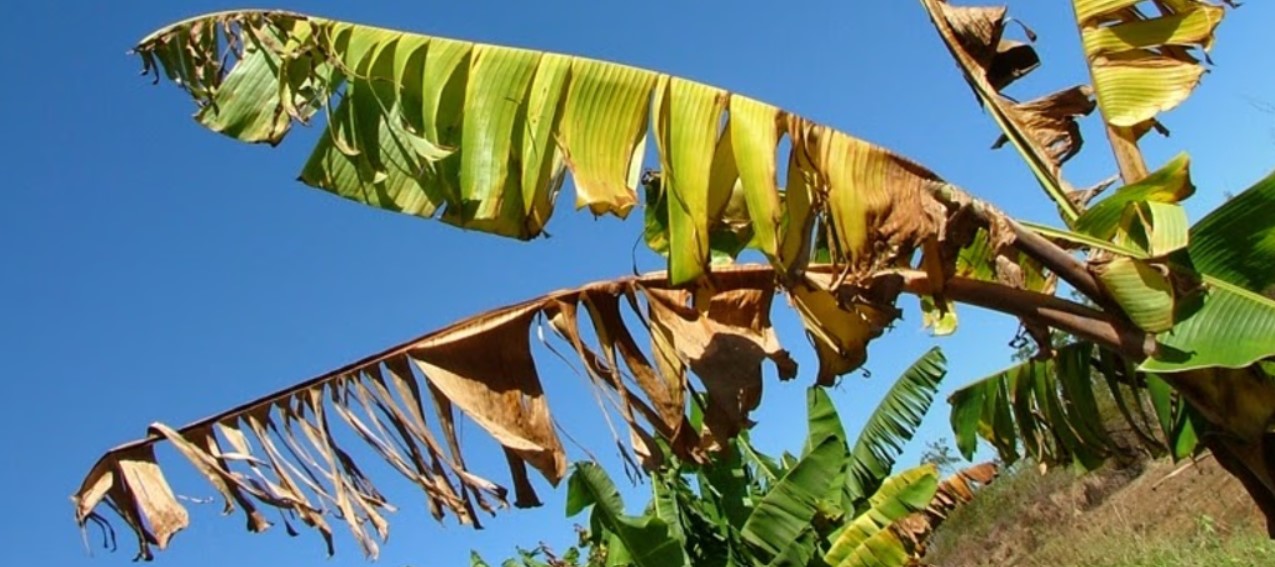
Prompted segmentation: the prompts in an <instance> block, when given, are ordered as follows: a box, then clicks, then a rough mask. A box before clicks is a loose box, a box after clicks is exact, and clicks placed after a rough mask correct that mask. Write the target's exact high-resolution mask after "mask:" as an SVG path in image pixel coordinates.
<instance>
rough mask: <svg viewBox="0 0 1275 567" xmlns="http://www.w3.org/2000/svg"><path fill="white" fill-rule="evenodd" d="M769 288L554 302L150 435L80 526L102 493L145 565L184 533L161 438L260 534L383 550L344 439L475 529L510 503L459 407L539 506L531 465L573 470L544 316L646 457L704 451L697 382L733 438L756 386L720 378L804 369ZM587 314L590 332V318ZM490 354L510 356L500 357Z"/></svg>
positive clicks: (93, 489) (505, 313)
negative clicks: (541, 348)
mask: <svg viewBox="0 0 1275 567" xmlns="http://www.w3.org/2000/svg"><path fill="white" fill-rule="evenodd" d="M773 278H774V272H773V271H772V270H771V269H769V268H752V269H737V270H720V271H718V272H717V273H715V284H716V286H717V287H716V290H715V293H710V294H707V295H706V296H705V299H704V300H703V301H704V305H705V306H706V309H705V310H704V311H703V312H700V311H696V310H695V309H691V308H689V307H685V306H684V305H685V304H682V305H678V304H677V303H676V302H677V301H678V299H677V298H678V297H681V295H680V294H684V293H685V292H682V291H678V290H671V289H669V287H668V282H667V278H666V277H665V275H664V274H655V275H650V276H644V277H632V278H624V279H621V280H616V281H609V282H600V283H597V284H593V285H589V286H585V287H583V288H580V289H576V290H568V291H560V292H556V293H553V294H549V295H547V296H543V297H540V298H537V299H534V300H531V301H527V302H523V303H520V304H517V305H513V306H509V307H505V308H501V309H496V310H493V311H490V312H487V313H484V314H482V315H479V316H477V317H474V318H471V319H468V320H465V321H461V322H459V323H456V324H454V325H451V326H449V327H446V328H444V329H442V330H440V331H436V332H433V333H429V334H427V335H424V336H421V337H418V338H416V339H413V340H411V341H408V342H405V343H402V344H400V345H397V346H394V347H392V348H390V349H387V350H385V351H383V352H381V353H379V354H376V355H373V356H370V357H367V358H364V359H363V360H360V361H358V362H356V363H353V364H350V365H347V366H345V367H342V368H340V369H337V370H335V371H332V372H329V373H327V374H324V375H322V376H319V377H317V378H314V379H311V380H308V381H305V382H302V383H300V384H297V385H295V386H293V387H290V388H286V389H283V390H280V391H278V392H275V393H273V394H270V395H267V396H265V397H262V398H258V399H256V400H253V401H251V402H248V403H246V404H243V405H241V406H239V407H237V408H235V409H232V410H229V411H225V412H221V413H218V414H216V415H214V416H213V417H210V418H208V419H204V420H201V421H198V422H195V423H192V424H190V425H188V426H185V427H181V428H176V429H174V428H169V427H167V426H164V425H162V424H155V425H154V426H152V428H151V429H150V431H149V436H148V437H147V438H145V439H142V440H139V441H136V442H133V443H129V444H126V445H123V446H121V447H118V448H116V449H114V450H112V451H109V452H107V453H106V454H105V455H103V456H102V457H101V459H100V460H99V461H98V463H97V464H96V465H95V466H94V467H93V469H92V470H91V471H90V472H89V474H88V476H87V477H86V478H85V480H84V482H83V485H82V487H81V489H80V490H79V491H78V493H77V494H76V496H75V501H76V514H77V518H78V519H79V520H80V521H81V522H85V521H87V520H88V518H89V516H90V515H93V514H95V513H96V512H94V509H95V508H97V507H98V506H99V505H100V504H102V503H103V501H104V500H106V501H107V502H108V503H109V504H110V505H111V506H112V507H113V508H114V509H116V510H119V511H120V512H121V514H122V517H123V519H124V521H125V523H127V524H128V525H129V526H130V528H132V529H133V530H134V531H136V533H137V534H138V537H139V542H141V544H142V550H141V554H142V555H143V556H147V555H148V554H149V548H148V546H147V545H146V542H147V541H153V542H162V543H167V540H168V537H169V536H170V535H171V534H172V532H175V531H176V530H178V529H180V528H181V527H182V526H184V525H185V519H184V518H185V512H184V509H183V507H182V506H181V504H180V503H179V502H177V501H175V500H173V501H169V500H166V499H163V498H161V496H162V495H163V494H165V493H167V491H168V489H167V483H166V481H165V479H164V476H165V475H164V473H163V468H162V467H160V466H158V464H156V463H155V462H154V460H153V458H152V457H150V456H149V455H151V453H150V452H149V451H150V450H151V447H152V446H153V445H154V444H155V443H156V442H158V441H162V440H167V441H169V442H171V443H173V444H174V445H175V446H176V447H177V448H178V449H179V453H181V454H182V455H183V456H184V457H185V458H186V459H187V460H188V461H190V462H191V463H192V464H193V465H194V466H195V467H196V469H197V470H198V471H199V472H200V473H202V474H203V476H204V477H206V478H207V479H208V480H209V481H210V482H211V483H212V484H213V486H214V487H215V488H216V489H217V490H218V491H219V492H220V493H221V494H223V495H224V496H225V498H226V503H227V506H228V507H233V506H235V505H237V506H240V507H242V508H243V509H244V511H245V514H246V515H248V518H249V524H248V525H249V529H251V530H253V531H262V530H264V529H266V528H267V527H268V526H269V522H267V521H266V520H265V519H264V517H263V516H262V515H261V514H260V513H259V511H258V510H257V506H269V507H274V508H279V509H281V510H283V511H285V512H289V513H293V514H296V515H297V516H298V517H299V518H300V519H301V520H302V521H303V522H304V523H305V524H307V525H309V526H311V527H314V528H315V529H317V530H319V531H320V532H321V533H322V534H323V535H324V537H325V539H327V540H328V541H329V542H330V538H331V531H332V529H331V527H330V526H329V524H328V520H327V518H333V517H335V518H338V519H340V520H342V521H343V522H345V523H346V524H347V525H349V527H350V529H351V530H352V531H353V532H354V534H355V536H356V540H358V541H359V543H360V544H361V545H362V546H363V548H364V551H365V552H366V553H367V554H368V555H375V554H376V551H377V546H376V544H375V541H376V540H378V539H379V540H384V539H385V537H386V535H387V527H388V523H387V520H386V519H385V516H384V511H387V510H390V509H392V506H391V505H390V504H389V502H388V501H387V500H386V499H385V497H384V496H383V495H382V494H381V492H380V491H379V490H378V489H377V488H376V487H375V486H374V485H373V484H372V483H371V481H370V479H368V478H367V477H366V476H365V475H364V474H363V473H362V472H361V469H362V467H360V466H359V465H358V464H357V463H356V462H355V460H354V459H353V458H352V457H351V456H350V455H351V454H352V453H350V452H347V451H346V450H345V449H344V448H342V447H341V446H340V445H339V444H337V442H336V439H337V438H338V437H339V438H347V437H348V438H350V439H356V440H358V441H361V442H363V443H365V444H366V445H367V447H369V448H371V449H372V450H373V452H374V453H376V455H377V456H379V457H380V458H382V459H384V460H385V461H386V462H387V463H389V465H390V466H391V467H392V468H393V469H394V470H396V471H397V472H398V473H400V474H401V475H403V476H404V477H405V478H406V479H408V480H409V481H411V482H412V483H414V484H416V485H417V486H419V487H420V488H421V490H422V491H424V492H425V494H426V497H427V501H428V503H429V506H430V510H431V513H432V514H433V515H434V516H435V517H436V518H439V519H441V518H442V517H443V516H444V514H446V513H449V512H450V513H452V514H454V515H455V516H456V517H457V519H458V520H459V521H461V522H462V523H475V524H476V523H477V521H478V517H477V515H476V509H482V510H485V511H495V510H496V509H497V508H498V507H503V506H504V505H505V496H506V489H505V488H503V487H501V486H499V485H497V484H495V483H493V482H491V481H489V480H487V479H485V478H483V477H482V476H479V475H478V474H475V473H474V472H473V471H472V470H471V469H470V467H469V466H467V465H466V460H465V458H464V456H463V455H462V449H463V446H462V444H461V443H460V437H459V436H458V432H457V421H458V419H460V417H458V416H457V415H456V410H459V411H460V413H461V414H462V415H463V416H464V417H465V418H467V419H468V420H471V421H472V422H473V423H474V424H476V425H477V426H478V427H479V428H480V429H482V430H483V431H485V432H487V433H488V434H490V435H491V436H492V437H493V438H494V439H495V440H496V441H497V443H498V444H499V445H500V446H501V450H502V452H503V453H504V456H505V458H506V460H507V461H508V463H509V471H510V480H511V482H512V484H513V488H514V491H515V496H516V501H515V503H516V504H518V505H522V506H529V505H536V504H538V503H539V499H538V498H537V497H536V494H535V491H534V489H533V487H532V485H531V482H530V478H529V474H528V471H527V465H531V466H532V467H533V468H535V469H536V470H537V471H539V472H540V473H541V474H542V475H543V476H544V477H545V478H546V479H548V480H549V481H550V482H551V483H556V482H558V480H560V479H561V478H562V477H563V475H564V474H565V470H566V466H567V456H566V453H565V451H564V449H563V447H562V444H561V443H560V441H559V440H558V435H557V433H556V431H555V428H554V423H553V419H552V417H551V415H550V412H549V408H550V405H549V403H548V400H547V399H546V397H545V395H544V392H543V390H542V387H541V383H540V376H539V370H538V368H539V366H540V364H538V362H537V360H536V358H535V356H534V355H533V351H532V350H531V347H530V337H531V333H532V331H533V329H532V326H533V324H534V323H535V322H536V321H537V320H541V321H544V322H547V323H548V327H549V328H550V330H552V331H553V333H551V335H556V337H557V338H558V339H560V340H561V342H562V343H563V344H562V345H561V346H560V347H556V348H555V349H554V350H555V351H557V352H558V353H559V354H562V353H575V354H576V355H577V357H576V359H575V362H576V363H578V364H579V365H580V366H582V367H583V368H584V370H585V373H586V374H587V375H589V376H590V377H591V380H590V384H591V385H592V386H593V387H595V388H598V389H599V391H600V393H601V394H604V395H605V396H606V397H607V398H608V399H611V400H613V402H614V405H616V406H618V407H617V408H616V409H618V410H619V411H620V413H621V416H622V417H623V418H624V423H625V425H626V426H627V427H628V428H629V429H630V431H631V432H632V436H631V437H632V438H633V439H634V440H635V447H634V451H635V452H638V453H641V452H642V449H643V447H641V446H638V442H640V441H642V440H644V439H651V438H652V433H654V434H657V435H659V436H660V437H663V438H664V439H665V440H666V441H667V442H668V443H670V446H671V448H672V450H673V452H674V453H675V454H677V455H679V456H680V457H682V458H686V459H691V460H695V459H698V458H701V456H700V453H699V451H700V448H699V445H700V441H699V438H698V434H697V432H695V431H692V430H691V429H690V427H688V426H686V425H685V419H684V412H685V402H684V400H685V390H686V388H687V387H688V380H689V379H690V377H691V376H697V377H699V379H700V380H701V381H702V384H703V385H701V386H699V387H698V389H700V390H703V391H707V392H709V395H708V396H706V398H705V399H704V402H703V403H704V404H705V416H706V418H705V420H706V421H705V424H706V425H708V426H709V430H708V431H709V432H710V433H714V434H721V435H723V436H726V437H729V435H730V434H729V433H723V431H725V430H724V429H723V428H731V427H733V428H736V429H737V428H739V427H741V426H742V424H743V423H744V422H746V421H747V414H748V411H749V410H750V409H751V408H752V407H753V406H754V405H755V403H754V402H753V401H750V400H755V399H756V395H757V393H756V392H752V393H749V392H750V390H749V389H748V388H747V387H744V388H736V387H734V386H730V384H731V382H727V381H724V380H723V378H722V376H723V373H729V374H731V375H732V376H740V375H743V374H748V373H751V372H753V371H756V373H757V374H758V375H760V372H761V369H760V365H761V364H762V361H763V360H765V359H767V358H770V359H772V360H774V361H776V362H777V363H779V364H780V365H781V366H783V367H784V368H786V369H787V370H785V371H787V372H792V371H794V369H793V368H792V367H791V361H790V360H789V359H788V358H787V355H786V354H785V353H783V351H782V349H780V348H779V347H778V344H777V343H776V342H775V339H774V336H773V331H772V330H771V329H770V327H769V325H770V324H769V316H768V311H769V309H770V297H771V294H772V293H773V291H774V284H773V281H774V279H773ZM622 303H623V304H628V305H630V306H631V307H632V308H633V309H639V308H640V307H641V306H642V305H643V304H645V306H646V308H647V309H648V310H649V311H648V312H647V313H645V314H643V313H641V312H639V313H637V317H629V319H630V320H640V321H643V323H644V325H649V327H643V328H640V330H643V331H649V332H650V334H651V335H652V336H660V335H661V333H663V332H665V331H667V330H668V329H676V334H677V338H676V339H673V340H669V341H667V342H665V343H663V347H662V348H664V349H667V352H666V354H667V355H668V356H669V357H671V358H672V359H675V360H679V361H687V362H688V363H689V368H687V367H685V366H677V367H670V366H667V365H660V364H658V363H652V362H651V361H650V360H649V359H648V357H647V355H645V354H644V353H643V351H642V350H641V349H639V348H638V346H637V343H636V340H635V339H634V336H633V333H634V331H633V330H632V329H630V325H631V324H630V323H627V322H626V317H625V316H623V315H622V312H621V304H622ZM581 311H583V312H584V313H581ZM584 314H587V316H588V318H589V322H590V325H582V324H581V321H580V318H581V316H582V315H584ZM590 327H591V328H592V333H587V332H586V329H589V328H590ZM661 329H663V330H664V331H662V330H661ZM548 338H549V337H546V340H548ZM492 344H500V345H502V347H501V348H500V349H497V350H493V349H491V348H490V345H492ZM711 353H719V354H711ZM767 353H769V354H767ZM745 355H747V356H745ZM754 355H756V356H759V357H760V358H755V357H754ZM715 357H716V358H715ZM723 357H724V358H723ZM750 360H751V361H752V362H748V361H750ZM752 364H756V365H757V368H756V369H750V368H749V365H752ZM688 370H689V371H690V372H687V371H688ZM670 372H671V374H670ZM629 377H631V378H632V379H631V380H630V378H629ZM734 383H735V384H744V382H734ZM427 408H428V409H427ZM711 420H717V421H711ZM338 428H339V429H341V430H342V431H341V432H340V435H337V434H336V433H334V432H335V431H336V430H337V429H338ZM139 455H141V456H142V457H145V458H142V457H139ZM230 455H233V457H231V456H230ZM137 463H145V466H142V465H138V464H137ZM139 471H141V472H139ZM329 504H331V507H329ZM95 517H96V516H95ZM365 526H370V527H371V528H374V531H375V532H376V533H374V534H373V533H368V532H367V531H366V529H365Z"/></svg>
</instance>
